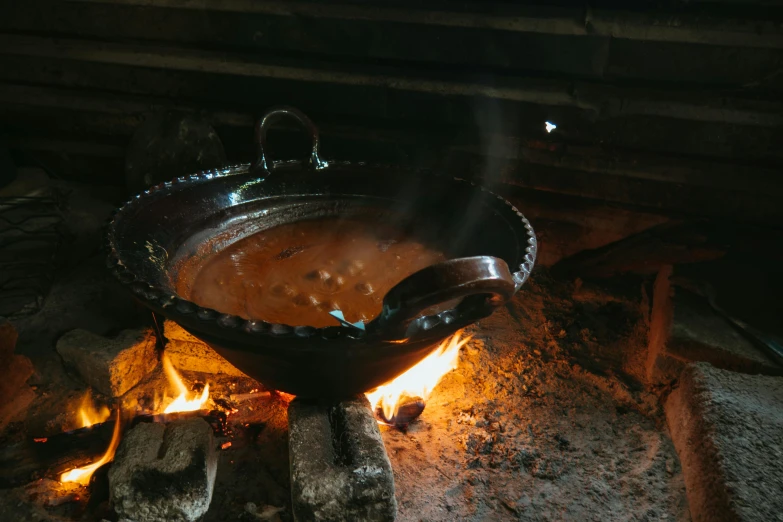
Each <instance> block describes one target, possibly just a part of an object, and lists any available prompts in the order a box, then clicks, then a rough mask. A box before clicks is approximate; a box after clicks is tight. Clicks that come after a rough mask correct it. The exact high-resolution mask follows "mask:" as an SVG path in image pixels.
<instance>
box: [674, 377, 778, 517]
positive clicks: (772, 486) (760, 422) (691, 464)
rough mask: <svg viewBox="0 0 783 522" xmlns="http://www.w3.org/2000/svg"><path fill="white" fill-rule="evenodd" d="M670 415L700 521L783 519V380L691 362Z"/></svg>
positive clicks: (694, 514)
mask: <svg viewBox="0 0 783 522" xmlns="http://www.w3.org/2000/svg"><path fill="white" fill-rule="evenodd" d="M665 410H666V420H667V422H668V424H669V430H670V431H671V435H672V440H673V441H674V445H675V448H676V449H677V453H678V455H679V457H680V462H681V463H682V468H683V474H684V476H685V486H686V491H687V495H688V502H689V505H690V512H691V518H692V520H693V521H694V522H724V521H726V522H728V521H731V522H737V521H740V522H742V521H748V522H750V521H760V520H764V521H767V520H769V521H772V520H783V518H782V517H783V515H782V514H783V496H782V495H781V492H783V377H774V376H764V375H745V374H741V373H735V372H730V371H726V370H720V369H717V368H714V367H712V366H710V365H708V364H705V363H697V364H692V365H689V366H688V367H687V368H686V370H685V371H684V372H683V374H682V376H681V377H680V380H679V387H678V388H677V389H676V390H674V391H673V392H672V393H671V394H670V396H669V397H668V399H667V400H666V403H665Z"/></svg>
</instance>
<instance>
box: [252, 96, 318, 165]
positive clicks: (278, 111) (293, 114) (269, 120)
mask: <svg viewBox="0 0 783 522" xmlns="http://www.w3.org/2000/svg"><path fill="white" fill-rule="evenodd" d="M285 118H290V119H294V120H296V121H298V122H299V123H300V124H301V125H302V127H304V129H305V130H306V131H307V133H308V134H310V138H311V139H312V142H313V144H312V150H311V152H310V161H309V164H310V168H312V169H314V170H323V169H325V168H326V167H328V166H329V163H328V162H326V161H324V160H322V159H321V157H320V156H319V155H318V147H319V144H320V137H319V132H318V127H316V126H315V124H314V123H313V121H312V120H311V119H310V118H308V117H307V116H306V115H305V113H303V112H302V111H300V110H299V109H295V108H293V107H286V106H282V107H273V108H271V109H269V110H268V111H267V112H266V114H264V115H263V116H262V117H261V119H260V120H258V123H257V124H256V145H257V147H258V148H257V151H258V152H257V155H256V161H255V162H254V163H253V164H252V165H251V166H250V171H251V172H256V171H261V172H262V173H263V174H264V175H268V174H270V173H271V172H272V168H271V166H272V165H271V162H269V161H267V159H266V152H265V149H266V133H267V131H268V130H269V127H271V126H272V125H274V124H275V123H276V122H278V121H280V120H282V119H285Z"/></svg>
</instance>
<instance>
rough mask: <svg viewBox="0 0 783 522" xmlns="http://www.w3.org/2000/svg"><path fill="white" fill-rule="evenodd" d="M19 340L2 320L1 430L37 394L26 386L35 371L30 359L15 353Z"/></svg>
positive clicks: (0, 354)
mask: <svg viewBox="0 0 783 522" xmlns="http://www.w3.org/2000/svg"><path fill="white" fill-rule="evenodd" d="M17 338H18V335H17V332H16V329H14V327H13V325H12V324H11V323H10V322H8V321H6V320H5V319H2V318H0V397H3V401H2V403H0V429H2V428H3V427H4V426H5V425H6V424H7V423H8V422H10V421H11V420H12V419H14V418H15V417H16V416H17V415H19V414H20V413H22V412H23V411H24V410H26V409H27V407H28V406H29V405H30V403H31V402H32V401H33V399H35V392H34V391H33V390H32V388H30V387H29V386H27V384H26V383H27V379H29V378H30V376H32V375H33V372H34V371H35V369H34V368H33V363H32V362H31V361H30V359H28V358H27V357H25V356H24V355H19V354H17V353H14V350H15V348H16V341H17Z"/></svg>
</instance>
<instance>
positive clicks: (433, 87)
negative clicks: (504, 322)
mask: <svg viewBox="0 0 783 522" xmlns="http://www.w3.org/2000/svg"><path fill="white" fill-rule="evenodd" d="M0 54H7V55H16V56H25V57H42V58H53V59H57V60H73V61H81V62H91V63H102V64H110V65H126V66H132V67H143V68H153V69H161V70H167V71H168V70H177V71H190V72H197V73H208V74H216V75H231V76H244V77H255V78H265V79H275V80H289V81H295V82H305V83H323V84H336V85H344V86H354V87H368V88H380V89H388V90H394V91H406V92H414V93H425V94H432V95H438V96H447V97H463V98H485V99H491V100H498V101H502V102H516V103H529V104H535V105H542V106H548V107H569V108H574V109H578V110H582V111H587V112H590V113H591V114H593V115H594V117H596V118H600V119H609V118H615V117H621V116H622V117H629V116H655V117H663V118H671V119H681V120H690V121H701V122H720V123H724V124H736V125H748V126H762V127H780V126H783V110H781V109H783V104H781V103H780V101H779V100H777V101H765V100H746V99H743V98H739V97H737V98H729V97H727V96H723V95H721V96H709V95H706V94H704V93H700V92H678V91H671V90H669V91H666V90H651V89H631V88H619V87H613V86H607V85H601V84H598V83H590V82H573V81H563V80H551V79H541V78H529V77H504V78H493V79H491V80H490V81H489V82H483V83H482V82H477V81H474V80H472V78H473V77H474V75H457V74H440V75H438V76H437V77H436V76H434V75H432V74H430V73H427V72H426V71H421V70H419V69H408V70H401V68H399V67H394V68H389V67H379V66H376V67H367V66H365V67H363V68H357V67H353V68H346V67H336V66H334V65H335V64H331V65H332V67H326V66H323V67H315V66H313V65H312V64H309V65H304V64H302V63H301V62H300V63H299V65H297V62H291V61H289V62H288V63H286V64H277V63H269V62H264V61H261V60H259V59H258V58H257V57H255V56H242V55H238V54H236V53H220V52H211V51H209V52H208V51H200V50H191V49H185V48H176V47H162V46H153V45H138V44H136V45H129V44H118V43H107V42H94V41H87V40H79V39H57V38H41V37H32V36H22V35H11V34H0ZM395 72H396V74H393V73H395ZM444 78H446V79H444Z"/></svg>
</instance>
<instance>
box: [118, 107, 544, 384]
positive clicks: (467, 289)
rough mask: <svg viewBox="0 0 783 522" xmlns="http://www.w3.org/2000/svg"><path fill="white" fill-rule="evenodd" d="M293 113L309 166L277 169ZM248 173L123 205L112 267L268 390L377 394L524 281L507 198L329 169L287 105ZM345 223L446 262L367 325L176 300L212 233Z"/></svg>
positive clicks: (525, 247) (368, 168) (418, 177)
mask: <svg viewBox="0 0 783 522" xmlns="http://www.w3.org/2000/svg"><path fill="white" fill-rule="evenodd" d="M281 118H290V119H292V120H296V121H298V122H299V123H301V124H302V125H303V126H304V127H305V128H306V129H307V131H308V132H309V133H310V135H311V137H312V153H311V156H310V158H309V161H285V162H274V163H273V162H271V161H269V160H268V158H267V157H266V154H265V143H266V132H267V130H268V128H269V126H270V124H273V123H274V122H275V121H277V120H278V119H281ZM256 131H257V134H256V140H257V145H258V157H257V160H256V161H255V163H253V164H252V165H247V164H245V165H239V166H234V167H227V168H223V169H217V170H211V171H205V172H201V173H198V174H192V175H189V176H184V177H181V178H178V179H175V180H173V181H169V182H166V183H162V184H160V185H158V186H155V187H153V188H151V189H149V190H147V191H145V192H144V193H142V194H139V195H137V196H136V197H134V198H133V199H132V200H131V201H129V202H128V203H126V204H125V205H124V206H123V207H122V208H120V209H119V210H118V211H117V213H116V214H115V216H114V219H113V220H112V222H111V224H110V226H109V232H108V246H109V266H110V268H111V270H112V271H113V273H114V274H115V275H116V277H117V278H118V279H119V280H120V281H121V282H122V283H123V284H124V285H126V286H127V287H128V288H129V289H130V290H131V291H132V292H133V294H134V295H135V296H136V297H137V298H138V299H139V300H140V301H141V302H142V303H143V304H144V305H146V306H148V307H149V308H151V309H152V310H153V311H155V312H157V313H159V314H162V315H163V316H165V317H167V318H169V319H171V320H173V321H176V322H177V323H179V324H180V325H181V326H182V327H184V328H185V329H186V330H188V331H189V332H191V333H192V334H193V335H195V336H196V337H198V338H200V339H202V340H203V341H204V342H206V343H207V344H209V345H210V346H212V347H213V348H214V349H215V350H216V351H217V352H218V353H219V354H220V355H222V356H223V357H225V358H226V359H227V360H228V361H229V362H231V363H232V364H233V365H235V366H236V367H237V368H239V369H240V370H242V371H243V372H245V373H246V374H247V375H249V376H250V377H253V378H255V379H257V380H258V381H260V382H262V383H263V384H264V385H266V386H268V387H269V388H271V389H276V390H280V391H285V392H288V393H292V394H296V395H301V396H308V397H324V398H342V397H346V396H350V395H354V394H357V393H361V392H365V391H368V390H371V389H372V388H374V387H376V386H378V385H380V384H383V383H384V382H387V381H389V380H391V379H393V378H394V377H396V376H397V375H399V374H401V373H402V372H404V371H405V370H406V369H408V368H410V367H411V366H413V365H414V364H416V363H417V362H418V361H420V360H421V359H423V358H424V357H425V356H426V355H427V354H428V353H430V351H431V350H432V349H434V348H435V346H437V344H438V343H440V342H441V341H443V340H444V339H445V338H447V337H448V336H450V335H452V334H454V333H455V332H456V331H457V330H459V329H460V328H463V327H465V326H467V325H469V324H471V323H473V322H475V321H477V320H478V319H481V318H483V317H486V316H488V315H490V314H491V313H492V312H493V311H494V310H495V309H496V308H497V307H498V306H501V305H502V304H503V303H505V302H506V301H508V300H509V299H511V297H512V296H513V295H514V294H515V292H516V291H517V290H519V288H520V287H521V286H522V285H523V284H524V282H525V281H526V280H527V278H528V276H529V274H530V271H531V269H532V268H533V263H534V261H535V256H536V239H535V236H534V234H533V229H532V227H531V226H530V223H528V221H527V220H526V219H525V217H524V216H523V215H522V214H521V213H520V212H519V211H517V209H516V208H514V207H513V206H512V205H511V204H510V203H509V202H508V201H506V200H504V199H503V198H501V197H499V196H497V195H495V194H493V193H491V192H489V191H487V190H485V189H484V188H482V187H479V186H476V185H474V184H473V183H470V182H467V181H464V180H461V179H456V178H451V177H446V176H442V175H435V174H433V173H429V172H424V171H412V170H406V169H403V168H398V167H391V166H378V165H367V164H363V163H349V162H338V161H328V162H327V161H324V160H323V159H322V158H321V157H320V155H319V139H318V131H317V129H316V128H315V126H314V125H313V124H312V122H311V121H310V120H309V119H308V118H307V117H306V116H305V115H304V114H302V113H301V112H299V111H297V110H296V109H292V108H285V107H283V108H278V109H273V110H271V111H269V112H268V113H267V114H266V115H265V116H264V117H263V118H262V119H261V120H260V121H259V123H258V126H257V129H256ZM332 217H349V218H352V219H361V220H364V221H368V220H369V221H372V220H375V221H377V222H379V223H385V224H389V223H393V224H395V225H397V226H399V227H400V228H401V229H406V230H417V229H422V230H424V229H427V230H429V231H430V233H429V235H428V236H427V237H429V238H430V239H429V241H431V242H432V243H435V245H434V246H436V247H437V248H439V249H441V251H443V252H445V253H446V255H447V256H448V259H449V260H448V261H445V262H442V263H439V264H435V265H432V266H430V267H428V268H425V269H423V270H420V271H419V272H416V273H414V274H413V275H411V276H409V277H407V278H406V279H404V280H403V281H402V282H400V283H399V284H397V285H396V286H395V287H393V288H392V289H391V290H390V291H389V292H388V293H387V294H386V296H385V297H384V300H383V311H382V312H381V314H380V315H379V316H378V317H376V318H375V319H373V320H372V321H370V322H369V323H368V324H367V325H366V328H365V329H364V330H361V329H359V328H356V327H353V326H351V325H340V323H338V322H337V320H335V326H330V327H326V328H314V327H311V326H308V325H296V324H293V325H286V324H269V323H267V322H264V321H257V320H247V319H245V318H242V317H238V316H234V315H228V314H225V313H222V312H221V311H220V310H211V309H206V308H202V307H199V306H197V305H196V304H194V303H193V302H190V301H188V300H187V299H184V298H182V297H181V296H179V295H177V294H176V292H175V291H174V290H173V289H174V284H173V282H172V281H173V279H172V278H173V271H175V270H176V266H177V260H178V259H181V258H183V256H187V255H189V253H192V252H194V251H195V250H196V249H197V248H198V246H199V245H201V244H203V243H204V242H205V241H207V240H211V239H214V238H216V237H219V238H222V239H220V242H221V244H222V245H223V246H227V245H229V244H232V243H233V242H235V241H237V240H239V239H241V238H243V237H246V236H247V235H248V234H253V233H257V232H260V231H263V230H266V229H269V228H271V227H274V226H276V225H280V224H285V223H291V222H294V221H298V220H306V219H322V218H332Z"/></svg>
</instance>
